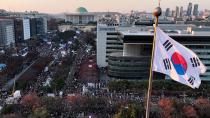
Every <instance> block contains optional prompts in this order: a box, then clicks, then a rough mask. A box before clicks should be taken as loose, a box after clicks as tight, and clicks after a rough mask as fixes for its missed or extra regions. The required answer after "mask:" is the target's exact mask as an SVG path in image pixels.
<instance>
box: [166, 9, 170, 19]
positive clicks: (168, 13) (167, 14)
mask: <svg viewBox="0 0 210 118" xmlns="http://www.w3.org/2000/svg"><path fill="white" fill-rule="evenodd" d="M165 16H166V17H169V16H170V8H167V9H166V12H165Z"/></svg>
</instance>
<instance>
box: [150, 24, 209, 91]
mask: <svg viewBox="0 0 210 118" xmlns="http://www.w3.org/2000/svg"><path fill="white" fill-rule="evenodd" d="M153 71H156V72H160V73H163V74H166V75H168V76H170V77H171V78H172V79H173V80H175V81H177V82H180V83H182V84H185V85H188V86H190V87H191V88H199V86H200V84H201V79H200V74H201V73H202V74H203V73H205V72H206V67H205V66H204V64H203V63H202V62H201V61H200V59H199V58H198V56H197V55H196V54H195V53H194V52H193V51H191V50H190V49H188V48H186V47H185V46H183V45H181V44H180V43H178V42H176V41H175V40H173V39H172V38H170V37H169V36H168V35H167V34H166V33H164V32H163V31H162V30H161V29H160V28H159V27H157V29H156V42H155V52H154V61H153Z"/></svg>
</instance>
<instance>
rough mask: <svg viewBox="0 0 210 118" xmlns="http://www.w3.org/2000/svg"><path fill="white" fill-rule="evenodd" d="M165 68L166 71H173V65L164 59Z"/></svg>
mask: <svg viewBox="0 0 210 118" xmlns="http://www.w3.org/2000/svg"><path fill="white" fill-rule="evenodd" d="M163 63H164V66H165V69H166V70H171V63H170V60H169V59H164V60H163Z"/></svg>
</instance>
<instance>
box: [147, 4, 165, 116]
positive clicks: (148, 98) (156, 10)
mask: <svg viewBox="0 0 210 118" xmlns="http://www.w3.org/2000/svg"><path fill="white" fill-rule="evenodd" d="M161 12H162V10H161V8H160V7H157V8H155V10H154V12H153V15H154V16H155V18H156V19H155V25H154V39H153V43H152V56H151V62H150V74H149V85H148V90H147V104H146V105H147V106H146V118H149V113H150V102H151V93H152V79H153V71H152V68H153V62H154V52H155V41H156V28H157V26H158V17H159V16H160V15H161Z"/></svg>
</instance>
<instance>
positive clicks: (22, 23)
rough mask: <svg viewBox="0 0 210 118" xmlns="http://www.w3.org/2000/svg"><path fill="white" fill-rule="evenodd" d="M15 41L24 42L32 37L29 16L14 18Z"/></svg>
mask: <svg viewBox="0 0 210 118" xmlns="http://www.w3.org/2000/svg"><path fill="white" fill-rule="evenodd" d="M14 28H15V29H14V31H15V42H16V43H19V42H23V40H27V39H30V38H31V35H30V20H29V19H27V18H14Z"/></svg>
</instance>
